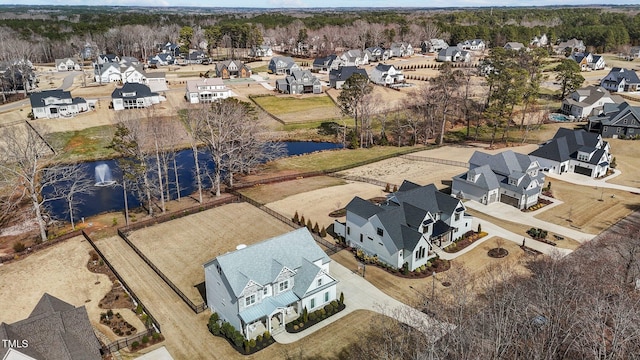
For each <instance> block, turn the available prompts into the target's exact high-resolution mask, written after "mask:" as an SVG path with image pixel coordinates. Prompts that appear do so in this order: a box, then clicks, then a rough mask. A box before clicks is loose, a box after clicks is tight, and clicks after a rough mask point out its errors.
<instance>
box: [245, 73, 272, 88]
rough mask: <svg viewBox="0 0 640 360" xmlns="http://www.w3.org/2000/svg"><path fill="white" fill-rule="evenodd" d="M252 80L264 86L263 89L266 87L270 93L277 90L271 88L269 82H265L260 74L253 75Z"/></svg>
mask: <svg viewBox="0 0 640 360" xmlns="http://www.w3.org/2000/svg"><path fill="white" fill-rule="evenodd" d="M251 78H252V79H253V80H255V81H256V82H257V83H258V84H260V85H262V87H264V88H265V89H267V90H269V91H273V90H275V89H276V88H275V87H273V86H271V84H269V83H268V82H267V80H265V79H264V78H263V77H262V76H260V75H258V74H253V75H251Z"/></svg>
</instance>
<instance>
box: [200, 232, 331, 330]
mask: <svg viewBox="0 0 640 360" xmlns="http://www.w3.org/2000/svg"><path fill="white" fill-rule="evenodd" d="M330 262H331V259H330V258H329V257H328V256H327V254H325V253H324V251H322V249H321V248H320V247H319V246H318V245H317V244H316V242H315V240H314V239H313V237H312V236H311V233H309V230H307V229H306V228H304V227H303V228H300V229H298V230H294V231H291V232H289V233H286V234H283V235H280V236H276V237H274V238H271V239H268V240H265V241H262V242H259V243H257V244H253V245H250V246H246V247H244V246H242V245H241V246H239V247H238V249H237V250H236V251H233V252H229V253H226V254H224V255H220V256H218V257H216V258H215V259H213V260H211V261H209V262H207V263H205V264H204V278H205V286H206V293H207V305H208V306H209V309H211V311H212V312H216V313H218V315H219V316H220V319H222V320H224V321H227V322H228V323H230V324H231V325H233V327H235V328H236V329H238V330H239V331H241V332H242V333H243V334H244V336H245V338H247V339H253V338H255V337H256V336H258V335H262V334H263V333H264V332H265V331H269V332H271V333H274V332H275V333H277V332H278V331H281V330H282V329H284V325H285V324H286V323H288V322H290V321H293V320H295V319H296V318H297V317H298V315H299V314H301V313H302V311H303V310H304V309H305V308H306V309H307V311H308V312H312V311H315V310H317V309H319V308H321V307H323V306H324V305H326V304H327V303H330V302H331V301H333V300H335V299H336V285H337V283H338V281H337V280H336V279H335V278H333V277H332V276H331V275H330V272H329V263H330Z"/></svg>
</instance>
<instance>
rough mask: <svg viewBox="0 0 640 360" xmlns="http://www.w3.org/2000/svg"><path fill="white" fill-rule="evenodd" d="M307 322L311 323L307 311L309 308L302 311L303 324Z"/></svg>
mask: <svg viewBox="0 0 640 360" xmlns="http://www.w3.org/2000/svg"><path fill="white" fill-rule="evenodd" d="M307 321H309V312H308V311H307V307H306V306H305V307H304V309H302V322H307Z"/></svg>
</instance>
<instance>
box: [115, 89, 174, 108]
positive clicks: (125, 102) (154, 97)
mask: <svg viewBox="0 0 640 360" xmlns="http://www.w3.org/2000/svg"><path fill="white" fill-rule="evenodd" d="M162 100H164V98H163V97H161V96H160V95H159V94H158V93H155V92H151V89H149V87H148V86H146V85H143V84H138V83H125V84H124V85H123V86H122V87H121V88H116V89H115V90H113V92H112V93H111V105H112V107H113V110H125V109H143V108H147V107H149V106H151V105H154V104H158V103H160V101H162Z"/></svg>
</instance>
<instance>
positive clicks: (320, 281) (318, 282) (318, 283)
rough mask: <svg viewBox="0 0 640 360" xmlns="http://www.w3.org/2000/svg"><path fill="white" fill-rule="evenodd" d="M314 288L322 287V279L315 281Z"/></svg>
mask: <svg viewBox="0 0 640 360" xmlns="http://www.w3.org/2000/svg"><path fill="white" fill-rule="evenodd" d="M316 286H317V287H320V286H322V278H320V279H318V281H316Z"/></svg>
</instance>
